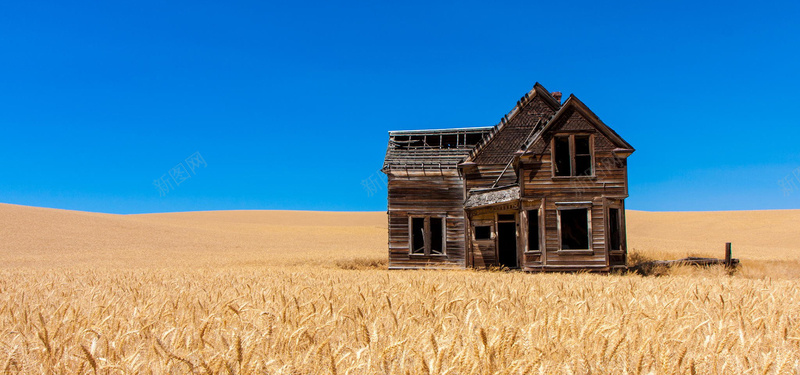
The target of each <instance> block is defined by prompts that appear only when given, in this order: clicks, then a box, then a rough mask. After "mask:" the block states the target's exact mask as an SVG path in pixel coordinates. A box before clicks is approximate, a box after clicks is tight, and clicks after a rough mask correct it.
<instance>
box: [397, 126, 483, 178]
mask: <svg viewBox="0 0 800 375" xmlns="http://www.w3.org/2000/svg"><path fill="white" fill-rule="evenodd" d="M491 129H492V128H491V127H489V126H487V127H476V128H456V129H433V130H405V131H390V132H389V145H388V147H387V148H386V157H385V159H384V161H383V169H382V170H383V171H387V170H391V169H406V170H408V169H417V170H419V169H423V170H433V169H456V168H457V167H458V163H460V162H461V161H463V160H464V159H465V158H466V157H467V156H468V155H469V153H470V151H471V150H472V149H473V148H475V145H476V144H478V143H479V142H480V141H481V140H482V139H483V138H484V137H485V136H486V134H488V133H489V131H490V130H491Z"/></svg>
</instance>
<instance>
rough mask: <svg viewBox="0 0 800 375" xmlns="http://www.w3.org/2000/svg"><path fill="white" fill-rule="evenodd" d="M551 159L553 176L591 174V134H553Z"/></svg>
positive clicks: (592, 172)
mask: <svg viewBox="0 0 800 375" xmlns="http://www.w3.org/2000/svg"><path fill="white" fill-rule="evenodd" d="M553 160H554V163H553V175H554V176H593V175H594V170H593V168H592V141H591V136H590V135H588V134H569V135H557V136H555V138H554V139H553Z"/></svg>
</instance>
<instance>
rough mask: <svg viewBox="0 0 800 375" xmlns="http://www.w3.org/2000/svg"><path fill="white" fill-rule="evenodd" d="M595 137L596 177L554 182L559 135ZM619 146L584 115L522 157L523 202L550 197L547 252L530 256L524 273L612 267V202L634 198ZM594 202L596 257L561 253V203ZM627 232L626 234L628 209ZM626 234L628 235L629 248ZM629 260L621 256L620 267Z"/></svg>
mask: <svg viewBox="0 0 800 375" xmlns="http://www.w3.org/2000/svg"><path fill="white" fill-rule="evenodd" d="M573 133H574V134H591V135H592V143H593V145H594V146H593V152H594V153H593V156H594V161H593V166H594V176H593V177H554V176H553V166H552V152H551V149H552V148H551V146H552V139H553V136H554V135H555V134H573ZM615 148H616V146H615V145H614V144H613V143H612V141H611V140H609V139H608V138H607V137H606V136H605V135H604V134H603V133H601V132H600V131H598V130H597V129H596V128H595V127H594V126H593V125H592V124H591V123H590V122H589V121H588V120H586V119H585V118H584V117H583V116H582V114H581V113H580V112H579V111H572V113H565V114H564V116H563V117H561V118H560V121H558V123H554V124H553V125H552V127H551V128H550V129H549V130H548V132H547V133H546V134H543V135H542V137H540V138H539V139H538V140H537V141H536V142H534V144H533V145H532V146H531V149H530V151H531V152H530V153H528V154H526V155H524V156H523V157H521V160H520V170H521V174H522V180H521V181H520V183H521V188H522V197H523V198H545V205H544V233H543V236H544V243H545V249H544V251H543V252H542V254H541V255H540V259H538V260H537V259H536V258H537V256H536V254H526V255H525V256H524V257H523V258H524V263H523V265H522V266H523V269H541V267H546V268H547V269H592V268H607V267H609V266H610V265H611V263H610V260H609V259H610V258H609V255H610V254H609V252H608V250H607V244H606V222H607V220H606V213H607V208H608V202H609V201H610V200H612V199H613V200H614V201H615V202H621V201H622V200H623V199H624V198H626V197H627V195H628V189H627V165H626V162H625V160H621V159H618V158H615V157H614V154H613V150H614V149H615ZM570 202H591V250H592V252H591V253H590V254H586V253H580V252H570V251H563V250H560V249H559V237H558V236H559V232H558V216H557V215H558V213H557V210H558V203H570ZM622 207H623V209H622V210H620V211H621V212H620V214H621V216H622V227H621V230H622V232H623V234H624V223H625V220H624V218H625V215H624V206H622ZM624 248H625V245H624V235H623V249H624ZM622 258H623V257H620V254H619V253H617V254H615V262H614V263H615V264H616V265H620V264H624V263H623V262H621V261H620V259H622Z"/></svg>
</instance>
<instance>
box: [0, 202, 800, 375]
mask: <svg viewBox="0 0 800 375" xmlns="http://www.w3.org/2000/svg"><path fill="white" fill-rule="evenodd" d="M798 223H800V211H797V210H787V211H757V212H727V213H650V212H636V211H629V212H628V237H629V247H630V248H632V249H636V252H637V253H638V254H640V255H641V256H644V257H647V256H650V257H654V258H663V259H667V258H677V257H683V256H686V255H711V256H717V257H719V256H721V255H722V249H723V244H724V242H726V241H730V242H733V244H734V256H735V257H738V258H740V259H741V260H742V263H743V267H742V269H741V270H740V271H739V272H738V273H736V274H734V275H733V276H729V275H728V274H727V273H725V272H723V270H720V269H713V268H712V269H705V270H696V269H678V270H675V271H673V272H672V274H670V275H668V276H662V277H642V276H636V275H594V274H543V275H539V274H522V273H518V272H487V271H446V272H443V271H391V272H390V271H386V270H383V269H382V267H385V253H386V215H385V214H384V213H321V212H280V211H271V212H270V211H231V212H194V213H174V214H149V215H128V216H123V215H107V214H96V213H85V212H74V211H63V210H53V209H44V208H33V207H23V206H15V205H4V204H3V205H0V238H2V241H1V242H0V264H2V265H3V266H2V269H0V344H1V345H0V366H2V371H3V373H12V374H13V373H26V374H40V373H65V374H73V373H84V374H95V373H100V374H126V373H132V374H140V373H212V374H217V373H234V374H250V373H267V374H527V373H543V374H550V373H572V374H588V373H594V374H604V373H614V374H617V373H619V374H624V373H628V374H639V373H648V374H649V373H653V374H673V373H712V374H713V373H718V374H738V373H752V374H764V373H766V374H797V373H800V279H799V278H798V275H800V272H799V270H798V268H800V267H798V262H799V261H800V235H798V230H797V227H798V226H797V224H798Z"/></svg>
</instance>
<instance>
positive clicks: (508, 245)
mask: <svg viewBox="0 0 800 375" xmlns="http://www.w3.org/2000/svg"><path fill="white" fill-rule="evenodd" d="M497 258H498V260H499V261H500V265H501V266H504V267H508V268H517V224H516V223H515V222H513V221H511V222H498V223H497Z"/></svg>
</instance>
